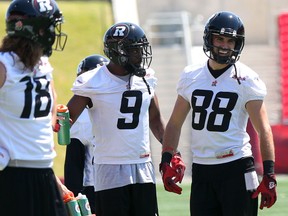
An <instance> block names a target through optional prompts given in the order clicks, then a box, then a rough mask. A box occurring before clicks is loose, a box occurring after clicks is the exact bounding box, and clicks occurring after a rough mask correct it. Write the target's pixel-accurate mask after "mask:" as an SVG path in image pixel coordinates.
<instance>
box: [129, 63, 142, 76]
mask: <svg viewBox="0 0 288 216" xmlns="http://www.w3.org/2000/svg"><path fill="white" fill-rule="evenodd" d="M124 68H125V69H126V70H127V71H128V72H129V74H132V75H135V76H138V77H144V76H145V75H146V70H145V69H144V68H141V67H136V66H135V65H132V64H129V63H128V64H126V65H125V66H124Z"/></svg>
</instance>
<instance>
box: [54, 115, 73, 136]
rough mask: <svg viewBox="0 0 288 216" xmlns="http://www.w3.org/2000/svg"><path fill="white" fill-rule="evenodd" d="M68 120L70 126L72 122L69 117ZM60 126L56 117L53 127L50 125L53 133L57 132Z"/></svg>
mask: <svg viewBox="0 0 288 216" xmlns="http://www.w3.org/2000/svg"><path fill="white" fill-rule="evenodd" d="M69 122H70V126H72V124H73V121H72V119H70V118H69ZM60 128H61V125H60V124H59V120H58V119H57V120H56V123H55V125H54V127H53V126H52V129H53V131H54V132H55V133H58V132H59V130H60Z"/></svg>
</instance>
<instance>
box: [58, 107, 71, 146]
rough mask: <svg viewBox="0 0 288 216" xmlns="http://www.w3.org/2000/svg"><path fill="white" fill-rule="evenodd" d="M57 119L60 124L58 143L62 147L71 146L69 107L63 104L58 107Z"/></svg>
mask: <svg viewBox="0 0 288 216" xmlns="http://www.w3.org/2000/svg"><path fill="white" fill-rule="evenodd" d="M57 119H58V121H59V124H60V130H59V131H58V143H59V144H60V145H68V144H70V121H69V119H70V115H69V110H68V107H67V106H65V105H63V104H59V105H57Z"/></svg>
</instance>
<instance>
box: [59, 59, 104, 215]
mask: <svg viewBox="0 0 288 216" xmlns="http://www.w3.org/2000/svg"><path fill="white" fill-rule="evenodd" d="M108 62H109V60H108V59H107V58H105V57H104V56H102V55H98V54H94V55H89V56H87V57H85V58H84V59H83V60H81V62H80V63H79V65H78V67H77V76H80V75H81V74H83V73H85V72H87V71H89V70H93V69H94V68H96V67H97V66H102V65H103V64H107V63H108ZM70 137H71V142H70V144H69V145H67V147H66V156H65V163H64V180H65V185H66V186H67V187H68V188H69V189H70V190H71V191H72V192H73V193H74V194H75V195H77V194H78V193H82V194H85V195H86V196H87V198H88V200H89V203H90V207H91V212H92V213H93V214H94V213H95V207H94V206H95V198H94V186H93V184H94V181H93V178H94V175H93V165H92V154H93V146H94V144H93V140H94V136H93V134H92V124H91V121H90V118H89V114H88V110H87V109H84V110H83V112H82V113H81V115H80V116H79V117H78V119H77V121H76V122H75V123H74V124H73V126H72V127H71V129H70Z"/></svg>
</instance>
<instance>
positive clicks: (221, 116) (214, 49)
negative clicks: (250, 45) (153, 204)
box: [160, 11, 277, 216]
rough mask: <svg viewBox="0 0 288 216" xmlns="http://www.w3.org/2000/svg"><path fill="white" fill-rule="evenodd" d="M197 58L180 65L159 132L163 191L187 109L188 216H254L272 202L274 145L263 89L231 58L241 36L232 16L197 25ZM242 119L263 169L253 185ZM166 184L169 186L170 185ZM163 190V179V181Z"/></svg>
mask: <svg viewBox="0 0 288 216" xmlns="http://www.w3.org/2000/svg"><path fill="white" fill-rule="evenodd" d="M203 40H204V46H203V49H204V52H205V54H206V55H207V56H208V58H209V59H208V61H207V62H205V63H203V64H199V65H191V66H187V67H186V68H185V69H184V72H183V73H182V75H181V78H180V81H179V83H178V87H177V92H178V97H177V100H176V103H175V106H174V110H173V112H172V114H171V117H170V119H169V122H168V124H167V127H166V131H165V135H164V140H163V154H162V160H161V165H160V167H161V168H162V169H161V171H162V173H163V175H165V176H166V179H170V181H168V180H166V182H170V184H169V185H168V186H167V187H168V188H169V191H172V192H177V191H178V187H179V186H178V185H176V184H173V181H171V179H173V172H172V174H170V176H169V173H168V174H167V170H168V171H169V169H167V167H169V166H170V161H171V158H172V154H173V152H174V151H175V149H177V147H178V142H179V136H180V132H181V127H182V125H183V122H184V120H185V118H186V116H187V114H188V113H189V111H190V110H191V112H192V118H191V151H192V155H193V163H192V170H193V172H192V188H191V199H190V215H193V216H203V215H209V216H213V215H215V216H220V215H221V216H231V215H233V216H244V215H250V216H252V215H253V216H254V215H257V209H258V199H257V196H258V194H259V193H261V195H262V197H261V203H260V209H263V208H264V207H267V208H270V207H271V206H272V205H273V204H274V203H275V201H276V197H277V196H276V178H275V174H274V161H275V152H274V143H273V135H272V132H271V128H270V125H269V121H268V117H267V111H266V108H265V104H264V97H265V95H266V86H265V84H264V83H263V82H262V80H261V79H260V78H259V76H258V75H257V73H256V72H254V71H253V70H252V69H251V68H249V67H248V66H246V65H244V64H242V63H240V62H239V61H238V60H239V58H240V54H241V52H242V49H243V47H244V40H245V31H244V25H243V22H242V21H241V19H240V18H239V17H238V16H237V15H236V14H234V13H231V12H228V11H221V12H218V13H216V14H214V15H213V16H212V17H210V19H209V20H208V22H207V23H206V25H205V30H204V36H203ZM248 118H250V120H251V122H252V124H253V126H254V128H255V129H256V131H257V132H258V135H259V140H260V146H261V154H262V159H263V166H264V175H263V179H262V182H261V183H260V185H259V183H258V176H257V174H256V172H255V166H254V160H253V155H252V151H251V144H250V142H249V136H248V134H247V132H246V126H247V121H248ZM171 182H172V183H171ZM164 185H165V181H164Z"/></svg>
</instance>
